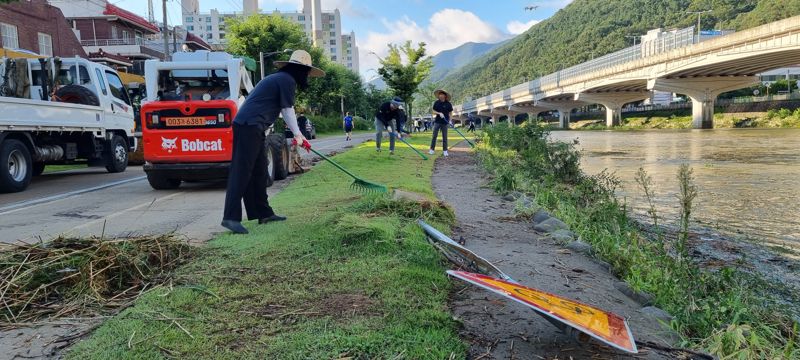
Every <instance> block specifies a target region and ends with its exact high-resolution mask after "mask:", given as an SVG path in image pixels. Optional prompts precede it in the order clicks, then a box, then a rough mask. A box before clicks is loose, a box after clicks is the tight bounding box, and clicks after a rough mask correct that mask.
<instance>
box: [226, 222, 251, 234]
mask: <svg viewBox="0 0 800 360" xmlns="http://www.w3.org/2000/svg"><path fill="white" fill-rule="evenodd" d="M220 225H222V226H223V227H224V228H226V229H228V230H230V231H232V232H233V233H234V234H249V233H250V232H249V231H247V229H246V228H245V227H244V226H242V223H240V222H238V221H233V220H222V224H220Z"/></svg>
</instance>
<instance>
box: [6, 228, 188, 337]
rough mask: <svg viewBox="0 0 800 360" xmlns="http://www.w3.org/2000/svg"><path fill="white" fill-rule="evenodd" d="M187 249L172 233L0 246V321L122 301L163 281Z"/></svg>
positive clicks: (97, 307)
mask: <svg viewBox="0 0 800 360" xmlns="http://www.w3.org/2000/svg"><path fill="white" fill-rule="evenodd" d="M189 254H190V247H189V246H188V245H187V244H186V243H185V242H184V241H181V240H179V239H177V238H175V237H174V236H172V235H162V236H153V237H137V238H126V239H116V240H103V239H100V238H89V239H81V238H68V237H60V238H57V239H55V240H53V241H51V242H48V243H42V244H34V245H28V244H20V245H18V244H14V245H2V246H0V314H2V319H0V324H1V323H3V322H4V323H6V325H12V326H13V324H19V323H24V322H30V321H36V320H40V319H43V318H45V317H48V318H57V317H63V316H68V315H69V316H76V315H82V314H84V315H85V314H92V313H96V312H98V311H100V310H104V309H105V310H109V309H114V308H119V307H122V306H125V305H127V304H128V303H130V302H131V301H132V300H133V299H135V298H136V297H137V296H139V295H140V294H141V293H143V292H144V291H145V290H147V289H149V288H152V287H153V286H154V285H157V284H160V283H163V282H164V281H165V280H166V278H167V272H168V271H169V270H171V269H174V268H175V267H176V266H177V265H178V264H180V263H182V262H183V261H184V260H185V259H186V258H187V257H188V255H189Z"/></svg>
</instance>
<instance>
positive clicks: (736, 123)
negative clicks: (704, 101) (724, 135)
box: [571, 109, 800, 130]
mask: <svg viewBox="0 0 800 360" xmlns="http://www.w3.org/2000/svg"><path fill="white" fill-rule="evenodd" d="M582 118H583V120H579V121H573V123H572V124H571V128H572V129H576V130H608V128H607V127H606V125H605V114H598V115H597V116H593V117H589V116H585V117H582ZM601 118H602V119H601ZM588 120H594V121H588ZM691 128H692V111H691V110H690V109H685V110H656V111H648V112H643V113H629V114H625V115H624V116H623V120H622V125H620V126H617V127H614V128H613V129H612V130H645V129H691ZM714 128H717V129H731V128H800V109H796V110H794V111H793V110H789V109H773V110H769V111H768V112H763V113H719V112H718V113H716V114H714Z"/></svg>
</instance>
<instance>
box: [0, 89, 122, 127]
mask: <svg viewBox="0 0 800 360" xmlns="http://www.w3.org/2000/svg"><path fill="white" fill-rule="evenodd" d="M0 109H2V111H0V131H11V130H14V131H100V132H104V131H105V130H106V128H105V127H104V126H102V124H103V123H104V122H103V121H102V120H103V119H102V117H103V108H101V107H99V106H89V105H80V104H70V103H61V102H53V101H43V100H31V99H19V98H12V97H0ZM95 135H96V136H99V135H101V134H95Z"/></svg>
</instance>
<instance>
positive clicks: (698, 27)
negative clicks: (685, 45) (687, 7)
mask: <svg viewBox="0 0 800 360" xmlns="http://www.w3.org/2000/svg"><path fill="white" fill-rule="evenodd" d="M710 12H711V10H703V11H687V12H686V13H688V14H697V42H700V17H701V16H702V15H703V14H706V13H710Z"/></svg>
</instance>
